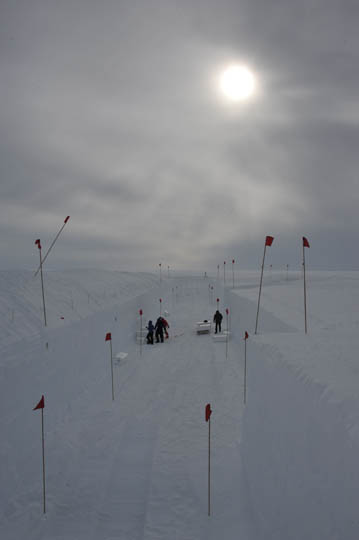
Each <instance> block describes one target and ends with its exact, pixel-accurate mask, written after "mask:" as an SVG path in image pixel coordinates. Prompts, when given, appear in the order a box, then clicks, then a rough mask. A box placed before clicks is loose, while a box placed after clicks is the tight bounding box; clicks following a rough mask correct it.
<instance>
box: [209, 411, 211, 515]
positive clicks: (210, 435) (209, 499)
mask: <svg viewBox="0 0 359 540" xmlns="http://www.w3.org/2000/svg"><path fill="white" fill-rule="evenodd" d="M208 515H209V516H210V515H211V416H209V418H208Z"/></svg>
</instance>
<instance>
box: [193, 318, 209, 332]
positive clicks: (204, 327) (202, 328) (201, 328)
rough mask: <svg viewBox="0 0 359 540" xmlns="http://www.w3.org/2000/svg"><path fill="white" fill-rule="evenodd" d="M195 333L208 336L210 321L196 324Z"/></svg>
mask: <svg viewBox="0 0 359 540" xmlns="http://www.w3.org/2000/svg"><path fill="white" fill-rule="evenodd" d="M196 332H197V334H210V333H211V322H210V321H206V320H205V321H201V322H197V323H196Z"/></svg>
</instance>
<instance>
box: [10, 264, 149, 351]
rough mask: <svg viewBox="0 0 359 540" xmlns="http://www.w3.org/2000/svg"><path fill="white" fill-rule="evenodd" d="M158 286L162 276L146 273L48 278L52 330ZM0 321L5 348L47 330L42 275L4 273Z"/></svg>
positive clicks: (73, 272)
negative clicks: (44, 316) (44, 320)
mask: <svg viewBox="0 0 359 540" xmlns="http://www.w3.org/2000/svg"><path fill="white" fill-rule="evenodd" d="M157 285H158V276H155V275H154V274H151V273H145V272H116V271H106V270H68V271H62V272H55V271H50V272H44V286H45V302H46V314H47V324H48V327H49V328H56V327H61V326H64V325H67V324H68V323H70V322H74V321H78V320H81V319H84V318H86V317H88V316H89V315H91V314H93V313H95V312H98V311H103V310H105V309H107V308H110V307H112V306H114V305H116V304H119V303H122V302H124V301H126V300H128V299H130V298H134V297H135V296H138V295H140V294H142V293H144V292H146V291H148V290H149V289H151V288H152V287H155V286H157ZM62 317H63V318H62ZM0 321H1V322H0V344H1V346H6V345H10V344H11V343H15V342H17V341H19V340H20V339H23V338H25V337H30V336H32V335H34V334H38V333H39V332H41V331H42V330H43V327H44V322H43V307H42V296H41V281H40V275H38V276H37V277H36V278H34V273H33V272H30V271H0Z"/></svg>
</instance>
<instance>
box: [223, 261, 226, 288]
mask: <svg viewBox="0 0 359 540" xmlns="http://www.w3.org/2000/svg"><path fill="white" fill-rule="evenodd" d="M223 285H224V286H225V285H226V261H224V263H223Z"/></svg>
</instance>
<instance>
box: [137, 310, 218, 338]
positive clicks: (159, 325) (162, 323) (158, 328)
mask: <svg viewBox="0 0 359 540" xmlns="http://www.w3.org/2000/svg"><path fill="white" fill-rule="evenodd" d="M222 319H223V315H222V313H220V312H219V311H218V309H217V311H216V313H215V314H214V317H213V322H214V323H216V328H215V331H214V333H215V334H217V332H218V331H219V332H221V330H222V328H221V325H222ZM169 327H170V325H169V324H168V322H167V321H166V319H165V318H164V317H162V316H160V317H158V319H157V321H156V324H155V325H154V326H153V322H152V321H148V325H147V326H146V328H147V330H148V333H147V336H146V339H147V344H148V345H153V343H154V341H153V334H154V335H155V338H156V343H160V342H161V343H163V341H164V339H168V338H169V335H168V328H169ZM163 334H164V335H163Z"/></svg>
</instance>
